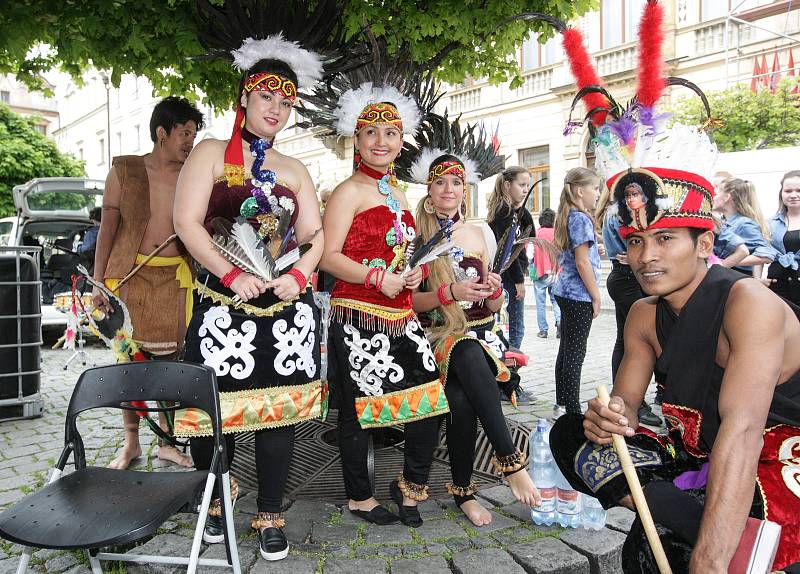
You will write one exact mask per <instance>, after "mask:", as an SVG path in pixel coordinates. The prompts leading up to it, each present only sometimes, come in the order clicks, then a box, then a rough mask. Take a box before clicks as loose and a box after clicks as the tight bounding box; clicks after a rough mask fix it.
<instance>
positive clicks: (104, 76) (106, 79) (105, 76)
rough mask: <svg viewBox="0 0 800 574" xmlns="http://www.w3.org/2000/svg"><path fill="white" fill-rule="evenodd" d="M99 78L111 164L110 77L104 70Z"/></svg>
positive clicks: (107, 147)
mask: <svg viewBox="0 0 800 574" xmlns="http://www.w3.org/2000/svg"><path fill="white" fill-rule="evenodd" d="M100 78H101V79H102V80H103V85H104V86H105V87H106V149H107V153H108V156H107V157H108V165H111V78H109V77H108V74H107V73H105V72H100Z"/></svg>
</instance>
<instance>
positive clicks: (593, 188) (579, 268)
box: [553, 167, 600, 418]
mask: <svg viewBox="0 0 800 574" xmlns="http://www.w3.org/2000/svg"><path fill="white" fill-rule="evenodd" d="M599 195H600V179H599V178H598V176H597V174H596V173H595V172H594V171H592V170H590V169H587V168H584V167H576V168H573V169H571V170H569V171H568V172H567V175H566V177H565V178H564V188H563V189H562V191H561V200H560V201H559V204H558V213H557V215H556V221H555V244H556V247H557V248H558V249H560V250H561V252H562V253H561V260H560V262H559V263H560V265H559V266H560V267H561V271H560V273H559V274H558V280H557V281H556V285H555V294H556V301H558V306H559V307H560V308H561V341H560V344H559V347H558V357H557V358H556V376H555V378H556V405H555V407H554V409H553V416H554V418H557V417H559V416H560V415H561V414H563V413H564V412H565V411H566V412H569V413H577V414H580V413H581V405H580V399H579V393H580V384H581V369H582V368H583V359H584V358H585V356H586V341H587V340H588V339H589V330H590V329H591V328H592V320H593V319H595V318H596V317H597V316H598V315H599V314H600V253H599V251H598V249H597V236H596V234H595V231H594V219H593V217H592V211H593V210H594V207H595V204H596V203H597V198H598V196H599Z"/></svg>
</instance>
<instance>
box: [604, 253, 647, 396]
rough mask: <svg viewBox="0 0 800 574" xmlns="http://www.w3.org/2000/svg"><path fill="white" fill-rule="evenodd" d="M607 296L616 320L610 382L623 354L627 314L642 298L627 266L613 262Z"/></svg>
mask: <svg viewBox="0 0 800 574" xmlns="http://www.w3.org/2000/svg"><path fill="white" fill-rule="evenodd" d="M606 288H607V289H608V294H609V295H610V296H611V299H612V300H613V301H614V312H615V315H616V320H617V339H616V341H615V342H614V352H613V353H612V354H611V380H612V381H613V380H614V379H616V378H617V369H619V364H620V363H621V362H622V357H623V355H624V354H625V337H624V333H625V321H626V320H627V319H628V313H629V312H630V310H631V307H632V306H633V304H634V303H636V301H638V300H639V299H641V298H642V297H644V292H643V291H642V288H641V286H640V285H639V282H638V281H637V280H636V276H635V275H634V274H633V271H632V270H631V268H630V267H629V266H628V265H622V264H620V263H617V262H614V263H613V269H612V270H611V273H609V274H608V279H607V280H606Z"/></svg>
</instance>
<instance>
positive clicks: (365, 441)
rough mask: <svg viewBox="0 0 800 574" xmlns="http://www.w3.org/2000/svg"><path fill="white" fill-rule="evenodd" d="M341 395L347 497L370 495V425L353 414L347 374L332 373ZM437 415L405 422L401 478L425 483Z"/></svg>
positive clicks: (340, 429) (340, 427)
mask: <svg viewBox="0 0 800 574" xmlns="http://www.w3.org/2000/svg"><path fill="white" fill-rule="evenodd" d="M334 381H335V384H336V385H337V390H338V391H339V397H340V398H341V401H340V404H339V425H338V429H337V430H338V432H339V451H340V452H341V455H342V474H343V475H344V488H345V492H346V493H347V498H349V499H350V500H355V501H362V500H367V499H368V498H370V497H371V496H372V495H373V492H372V484H371V483H370V481H369V470H368V468H367V453H368V452H369V433H370V429H362V428H361V425H360V424H359V423H358V419H357V418H356V407H355V398H354V396H353V386H352V382H351V381H350V378H349V377H347V376H344V377H338V376H337V377H335V378H334ZM439 422H440V421H439V417H438V416H436V417H428V418H426V419H422V420H418V421H414V422H411V423H407V424H406V425H405V442H404V449H403V452H404V465H403V478H405V480H406V481H408V482H413V483H414V484H419V485H425V484H427V482H428V475H429V474H430V471H431V463H432V462H433V451H434V449H435V448H436V443H437V442H438V439H439Z"/></svg>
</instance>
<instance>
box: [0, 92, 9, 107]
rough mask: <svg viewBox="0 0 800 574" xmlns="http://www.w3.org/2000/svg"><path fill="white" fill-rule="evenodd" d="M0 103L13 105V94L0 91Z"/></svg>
mask: <svg viewBox="0 0 800 574" xmlns="http://www.w3.org/2000/svg"><path fill="white" fill-rule="evenodd" d="M0 102H2V103H4V104H10V103H11V92H9V91H7V90H2V91H0Z"/></svg>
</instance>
